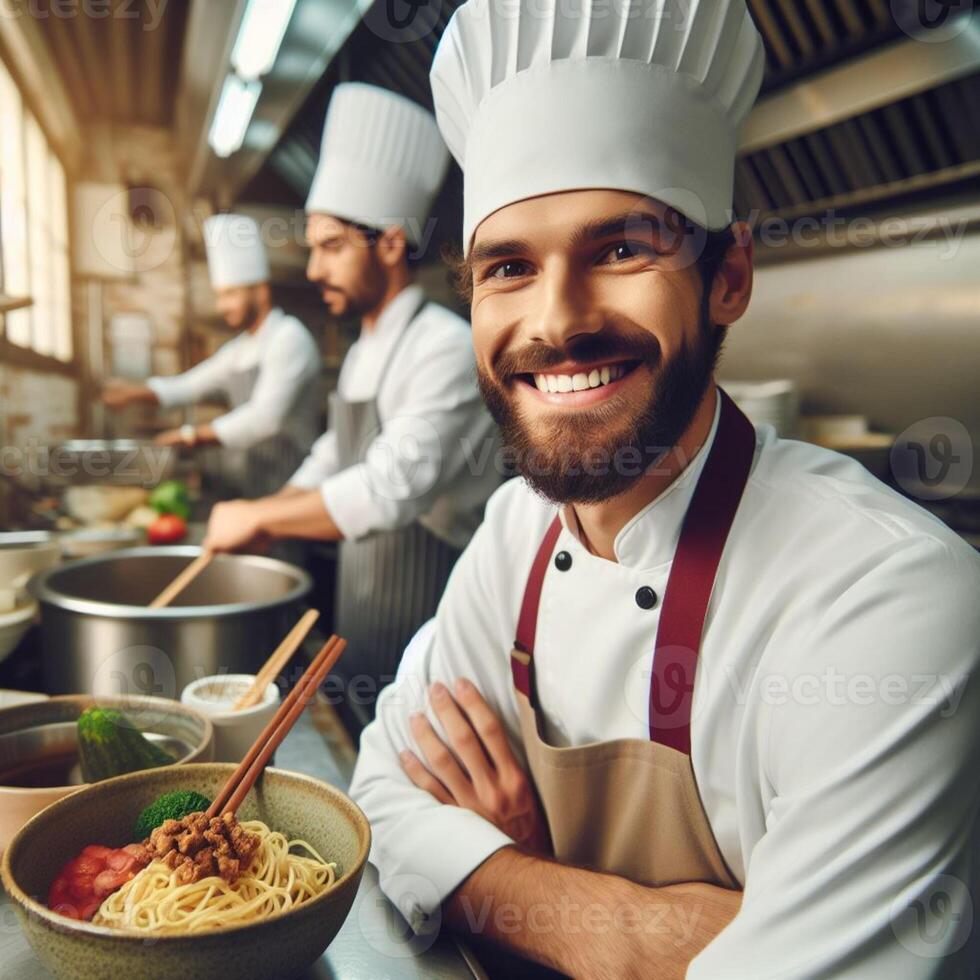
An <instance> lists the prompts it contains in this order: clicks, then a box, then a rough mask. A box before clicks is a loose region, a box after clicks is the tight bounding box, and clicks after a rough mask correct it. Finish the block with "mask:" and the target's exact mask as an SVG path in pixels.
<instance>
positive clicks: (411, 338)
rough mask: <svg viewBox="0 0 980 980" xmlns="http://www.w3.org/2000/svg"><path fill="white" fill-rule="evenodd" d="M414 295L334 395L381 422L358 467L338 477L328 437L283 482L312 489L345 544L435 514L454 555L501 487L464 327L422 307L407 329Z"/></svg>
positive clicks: (402, 301)
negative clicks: (371, 404) (363, 405)
mask: <svg viewBox="0 0 980 980" xmlns="http://www.w3.org/2000/svg"><path fill="white" fill-rule="evenodd" d="M422 295H423V290H422V287H421V286H419V285H410V286H406V287H405V288H404V289H403V290H402V291H401V292H400V293H399V294H398V295H397V296H396V297H395V298H394V299H392V300H391V301H390V302H389V303H388V305H387V306H386V307H385V308H384V310H383V311H382V312H381V315H380V316H379V317H378V320H377V322H376V323H375V326H374V329H373V330H370V331H368V330H362V331H361V334H360V337H359V338H358V340H357V341H356V342H355V343H354V344H353V345H352V346H351V348H350V350H349V351H348V353H347V356H346V357H345V358H344V363H343V366H342V368H341V371H340V377H339V378H338V380H337V387H338V391H339V394H340V396H341V397H342V398H343V399H344V400H345V401H367V400H369V399H377V405H378V414H379V415H380V417H381V423H382V428H381V431H380V432H379V433H378V434H377V437H376V438H375V439H374V440H373V441H372V443H371V444H370V446H369V447H368V448H367V451H366V455H365V459H364V461H363V462H362V463H359V464H357V465H355V466H350V467H347V468H345V469H341V467H340V461H339V459H338V455H337V437H336V433H335V432H334V431H332V430H328V431H327V432H326V433H325V434H324V435H322V436H321V437H320V438H319V439H318V440H317V441H316V443H315V444H314V446H313V449H312V450H311V452H310V455H309V456H308V457H307V459H306V460H305V461H304V462H303V464H302V466H300V468H299V469H298V470H297V471H296V473H295V474H294V475H293V477H292V478H291V479H290V481H289V482H290V484H292V485H294V486H298V487H302V488H304V489H315V488H319V490H320V492H321V494H322V495H323V501H324V504H325V506H326V508H327V510H328V511H329V512H330V514H331V516H332V517H333V519H334V521H335V523H336V524H337V527H338V528H340V530H341V532H342V533H343V535H344V537H345V538H346V539H347V540H353V539H356V538H360V537H363V536H364V535H366V534H369V533H370V532H372V531H385V530H393V529H395V528H398V527H404V526H405V525H407V524H410V523H411V522H412V521H414V520H417V519H419V518H423V523H424V517H425V515H426V513H428V512H430V511H431V510H433V509H434V508H436V507H438V508H440V511H441V513H442V515H443V520H442V522H441V523H442V524H443V525H445V526H446V532H447V533H448V543H449V544H451V545H454V546H455V547H457V548H460V549H462V548H464V547H465V546H466V544H467V542H468V541H469V540H470V538H471V537H472V536H473V532H474V531H475V530H476V528H477V526H478V525H479V523H480V521H481V520H482V517H483V508H484V505H485V504H486V501H487V498H488V497H489V496H490V494H492V493H493V491H494V490H495V489H496V488H497V486H498V485H499V483H500V479H501V477H500V462H501V461H500V457H499V454H498V453H497V452H496V448H497V436H496V429H495V427H494V424H493V420H492V419H491V418H490V415H489V413H488V412H487V410H486V407H485V406H484V404H483V400H482V399H481V398H480V393H479V389H478V388H477V384H476V362H475V359H474V355H473V343H472V337H471V335H470V328H469V324H468V323H467V322H466V321H465V320H464V319H462V317H459V316H457V315H456V314H455V313H453V312H452V311H451V310H447V309H446V308H445V307H443V306H439V305H438V304H437V303H431V302H430V303H428V304H427V305H426V306H425V307H424V309H423V310H422V311H421V312H420V313H419V315H418V317H417V318H416V320H415V322H414V323H412V324H411V328H410V329H409V323H410V320H411V316H412V313H413V311H414V310H415V309H416V308H417V305H418V303H419V302H420V301H421V299H422ZM405 330H408V334H407V335H406V336H405V338H404V340H403V341H401V342H399V341H400V338H401V336H402V334H403V333H404V331H405ZM396 345H397V351H395V347H396ZM393 352H394V355H393ZM328 422H329V420H328ZM447 515H448V517H447ZM444 536H446V535H445V534H444Z"/></svg>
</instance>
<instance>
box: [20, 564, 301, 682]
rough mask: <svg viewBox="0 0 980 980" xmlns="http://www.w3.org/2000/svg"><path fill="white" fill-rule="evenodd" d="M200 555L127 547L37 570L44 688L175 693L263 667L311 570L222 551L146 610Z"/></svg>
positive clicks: (291, 618)
mask: <svg viewBox="0 0 980 980" xmlns="http://www.w3.org/2000/svg"><path fill="white" fill-rule="evenodd" d="M198 554H200V551H199V549H197V548H190V547H172V548H130V549H126V550H124V551H114V552H110V553H108V554H104V555H98V556H96V557H94V558H86V559H84V560H82V561H75V562H70V563H68V564H66V565H63V566H61V567H60V568H55V569H51V570H49V571H47V572H44V573H42V574H41V575H39V576H36V577H35V578H34V579H33V580H32V582H31V584H30V591H31V592H32V593H33V595H34V596H35V598H37V600H38V601H39V602H40V604H41V636H42V657H43V670H44V683H45V689H46V690H47V691H48V693H50V694H63V693H86V694H99V695H102V694H124V695H134V694H152V695H157V696H160V697H169V698H179V697H180V692H181V691H182V690H183V689H184V687H185V686H186V685H187V684H189V683H190V682H191V681H194V680H197V679H198V678H200V677H207V676H211V675H214V674H221V673H231V674H234V673H253V672H254V671H255V670H256V669H257V668H258V667H259V666H261V664H262V663H263V662H264V661H265V659H266V658H267V657H268V656H269V654H270V653H272V651H273V650H274V649H275V647H276V646H277V644H278V643H279V641H280V640H281V639H282V638H283V636H285V634H286V633H287V632H288V630H289V629H290V628H291V627H292V626H293V624H294V623H295V622H296V618H297V617H298V615H299V605H300V602H301V600H302V599H303V598H304V597H305V596H306V595H307V594H308V593H309V591H310V588H311V586H312V582H311V580H310V577H309V575H307V574H306V572H305V571H303V570H302V569H300V568H297V567H295V566H294V565H289V564H287V563H286V562H283V561H279V560H277V559H274V558H263V557H259V556H256V555H218V556H217V557H216V558H215V559H214V561H213V562H212V563H211V564H210V565H209V566H208V568H206V569H205V570H204V572H202V573H201V575H200V576H198V578H197V579H196V580H195V581H194V582H193V583H192V584H191V585H190V586H188V588H187V589H186V590H185V591H184V592H183V593H182V594H181V595H180V597H179V598H178V599H177V603H178V604H175V605H172V606H170V607H169V608H166V609H148V608H147V604H148V603H149V602H150V600H151V599H153V597H154V596H156V595H157V594H158V593H159V592H160V591H161V590H162V589H163V588H164V586H165V585H167V584H168V583H169V582H170V581H172V580H173V578H174V577H175V576H176V575H177V573H178V572H179V571H180V570H181V569H182V568H184V567H185V566H186V565H187V563H188V562H189V561H191V560H192V559H193V558H195V557H196V556H197V555H198Z"/></svg>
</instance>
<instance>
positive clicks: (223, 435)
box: [211, 410, 257, 449]
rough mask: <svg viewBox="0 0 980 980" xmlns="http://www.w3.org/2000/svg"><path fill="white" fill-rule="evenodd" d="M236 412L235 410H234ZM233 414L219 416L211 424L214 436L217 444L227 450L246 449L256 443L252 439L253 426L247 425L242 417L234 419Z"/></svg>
mask: <svg viewBox="0 0 980 980" xmlns="http://www.w3.org/2000/svg"><path fill="white" fill-rule="evenodd" d="M236 411H237V410H236ZM234 414H235V413H234V412H226V413H225V414H224V415H219V416H218V418H216V419H215V420H214V421H213V422H212V423H211V428H212V429H214V434H215V435H216V436H217V437H218V442H220V443H221V445H222V446H227V447H228V448H229V449H248V448H249V446H252V445H254V443H255V442H256V441H257V440H256V439H255V438H253V431H254V426H252V425H250V424H249V420H248V419H247V418H245V417H243V416H242V415H238V417H237V418H235V417H234Z"/></svg>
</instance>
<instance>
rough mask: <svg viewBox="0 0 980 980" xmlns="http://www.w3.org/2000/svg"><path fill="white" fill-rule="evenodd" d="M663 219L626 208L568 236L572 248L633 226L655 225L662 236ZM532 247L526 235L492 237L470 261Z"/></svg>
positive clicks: (476, 247)
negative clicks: (508, 237) (521, 236)
mask: <svg viewBox="0 0 980 980" xmlns="http://www.w3.org/2000/svg"><path fill="white" fill-rule="evenodd" d="M663 220H664V219H663V218H662V217H660V215H657V214H654V213H653V212H652V211H624V212H623V213H622V214H617V215H614V216H613V217H611V218H597V219H596V220H594V221H587V222H586V223H585V224H584V225H581V226H580V227H578V228H576V229H575V231H573V232H572V234H571V235H570V236H569V238H568V244H569V246H570V247H572V248H579V247H581V246H582V245H585V244H587V243H589V242H595V241H599V240H600V239H603V238H612V237H613V236H615V235H625V234H626V233H627V232H628V231H630V230H634V231H637V230H641V229H642V230H644V231H645V230H647V228H651V229H653V230H654V232H655V233H656V235H657V237H658V238H659V237H660V226H661V225H662V224H663ZM530 251H532V247H531V244H530V242H528V241H526V240H525V239H522V238H510V239H500V240H498V241H493V240H491V241H488V242H481V243H480V244H479V245H474V246H473V248H472V249H471V251H470V254H469V263H470V264H471V265H476V264H477V263H479V262H487V261H489V260H492V259H505V258H508V257H510V256H512V255H520V254H521V253H525V252H530Z"/></svg>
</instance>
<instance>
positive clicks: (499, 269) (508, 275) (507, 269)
mask: <svg viewBox="0 0 980 980" xmlns="http://www.w3.org/2000/svg"><path fill="white" fill-rule="evenodd" d="M526 271H527V266H526V265H525V264H524V263H523V262H501V263H500V265H497V266H494V268H493V269H491V270H490V273H489V275H488V277H487V278H493V279H514V278H516V277H517V276H522V275H524V273H525V272H526Z"/></svg>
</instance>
